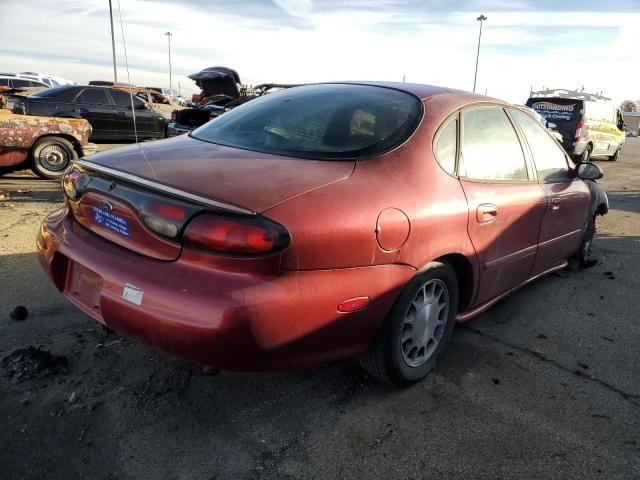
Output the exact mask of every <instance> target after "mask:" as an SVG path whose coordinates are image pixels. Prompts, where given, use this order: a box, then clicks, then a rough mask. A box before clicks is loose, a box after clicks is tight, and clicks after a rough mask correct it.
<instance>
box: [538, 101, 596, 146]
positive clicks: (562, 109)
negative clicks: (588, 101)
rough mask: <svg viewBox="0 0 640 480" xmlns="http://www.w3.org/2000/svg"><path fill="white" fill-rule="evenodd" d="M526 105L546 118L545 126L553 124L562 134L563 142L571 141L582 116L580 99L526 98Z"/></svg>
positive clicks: (582, 106)
mask: <svg viewBox="0 0 640 480" xmlns="http://www.w3.org/2000/svg"><path fill="white" fill-rule="evenodd" d="M527 107H529V108H532V109H533V110H535V111H536V112H538V113H539V114H540V115H542V116H543V117H544V118H545V119H546V120H547V126H548V127H550V126H551V125H549V124H553V125H555V129H556V130H557V131H558V132H559V133H560V134H561V135H562V138H563V143H566V144H567V145H568V144H570V143H572V142H573V138H574V136H575V132H576V128H577V125H578V120H580V118H581V117H582V111H583V108H584V104H583V101H582V100H579V99H573V98H552V97H540V98H530V99H529V100H527Z"/></svg>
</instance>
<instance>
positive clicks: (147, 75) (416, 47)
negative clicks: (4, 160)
mask: <svg viewBox="0 0 640 480" xmlns="http://www.w3.org/2000/svg"><path fill="white" fill-rule="evenodd" d="M120 2H121V6H122V15H123V21H124V29H125V35H126V40H127V53H128V60H129V66H130V73H131V80H132V82H134V83H137V84H154V85H162V86H165V85H168V58H167V55H168V52H167V38H166V36H164V32H166V31H167V30H170V31H171V32H172V33H173V37H172V64H173V72H174V75H173V81H174V86H175V84H177V83H178V82H179V83H180V85H181V87H182V88H183V89H186V90H187V91H189V89H191V88H192V87H193V82H191V81H190V80H188V79H187V78H186V77H185V75H188V74H190V73H193V72H195V71H198V70H200V69H201V68H203V67H207V66H212V65H227V66H229V67H232V68H235V69H236V70H238V71H239V72H240V76H241V78H242V79H243V81H246V82H249V83H262V82H268V81H275V82H291V83H297V82H314V81H324V80H343V79H345V80H346V79H358V80H368V79H369V80H396V81H400V80H401V79H402V78H403V76H404V75H406V78H407V80H408V81H414V82H420V83H432V84H436V85H445V86H451V87H455V88H462V89H466V90H469V89H471V88H472V86H473V73H474V67H475V54H476V47H477V41H478V22H477V21H476V17H477V15H478V14H479V13H484V14H485V15H487V17H488V18H489V19H488V21H487V22H486V23H485V27H484V29H483V36H482V49H481V53H480V68H479V73H478V85H479V88H478V90H479V91H480V92H484V91H485V90H488V93H489V94H490V95H494V96H497V97H501V98H505V99H507V100H510V101H514V102H516V101H517V102H522V101H523V100H524V99H526V95H527V94H528V92H529V88H530V87H531V86H533V87H534V88H539V87H542V86H544V85H546V86H550V87H551V86H557V87H565V88H574V87H576V86H578V85H584V86H585V88H586V89H587V90H594V91H595V90H598V91H599V90H604V91H605V94H609V95H612V96H614V97H616V98H620V99H622V98H623V97H628V96H630V97H632V98H635V97H637V96H638V94H637V76H636V74H635V65H637V62H638V60H640V52H639V51H638V49H637V45H638V44H640V35H639V33H638V32H639V31H640V29H638V28H637V25H639V24H640V5H638V4H637V0H633V1H624V0H608V2H607V11H606V12H597V13H594V11H595V9H596V8H602V7H601V2H600V1H598V2H596V1H591V0H580V1H565V2H557V1H553V2H552V1H547V0H537V1H535V2H534V1H531V2H529V1H502V0H482V1H480V0H466V1H461V2H456V3H452V2H450V1H448V0H446V1H445V0H420V1H417V0H380V1H376V2H371V1H364V0H274V1H266V0H265V1H262V0H245V1H237V2H228V1H222V0H220V1H209V0H189V1H185V2H175V1H173V0H160V1H134V0H120ZM113 4H114V7H115V8H116V15H115V20H116V25H115V27H116V34H117V35H116V36H117V43H118V48H117V50H118V51H117V57H118V64H119V65H120V68H119V75H120V78H121V79H122V78H124V75H125V71H124V68H122V66H123V65H124V55H123V48H122V40H121V38H120V26H119V22H118V15H117V0H114V2H113ZM598 5H600V6H598ZM620 12H627V13H624V14H621V13H620ZM0 17H2V18H3V28H2V30H0V40H2V41H0V57H1V58H2V60H3V67H2V68H3V69H9V70H14V71H25V70H35V71H45V72H49V73H52V74H57V75H61V76H66V77H70V78H73V79H76V80H78V81H83V82H84V81H88V80H92V79H100V78H102V79H109V78H111V77H112V69H111V40H110V29H109V22H108V8H107V3H106V2H105V1H104V0H85V1H80V0H58V1H57V2H49V1H45V0H33V1H30V2H24V1H19V0H2V1H1V2H0ZM24 18H28V19H29V22H22V21H11V19H24ZM53 18H55V22H54V21H51V19H53ZM7 19H9V20H7Z"/></svg>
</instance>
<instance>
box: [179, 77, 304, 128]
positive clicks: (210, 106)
mask: <svg viewBox="0 0 640 480" xmlns="http://www.w3.org/2000/svg"><path fill="white" fill-rule="evenodd" d="M189 78H190V79H192V80H193V81H194V82H195V83H196V85H197V86H198V87H199V88H200V89H201V91H200V93H199V94H197V95H193V98H192V103H193V104H194V105H195V106H193V107H191V108H185V109H182V110H175V111H174V112H173V113H172V114H171V123H170V124H169V126H168V127H167V136H168V137H173V136H176V135H182V134H184V133H188V132H191V131H192V130H193V129H195V128H197V127H199V126H201V125H204V124H205V123H207V122H208V121H209V120H212V119H214V118H216V117H218V116H219V115H221V114H223V113H224V112H227V111H229V110H231V109H233V108H235V107H237V106H239V105H242V104H244V103H246V102H248V101H249V100H253V99H254V98H258V97H261V96H263V95H266V94H267V93H271V92H273V91H276V90H280V89H283V88H291V87H295V86H298V85H291V84H275V83H263V84H260V85H256V86H255V87H243V86H242V85H241V84H240V75H238V72H236V71H235V70H233V69H231V68H227V67H209V68H205V69H203V70H201V71H199V72H197V73H193V74H191V75H189Z"/></svg>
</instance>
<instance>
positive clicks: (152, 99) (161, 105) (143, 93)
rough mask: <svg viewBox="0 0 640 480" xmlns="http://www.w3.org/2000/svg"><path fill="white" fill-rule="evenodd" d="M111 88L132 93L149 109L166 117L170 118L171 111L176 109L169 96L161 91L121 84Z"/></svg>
mask: <svg viewBox="0 0 640 480" xmlns="http://www.w3.org/2000/svg"><path fill="white" fill-rule="evenodd" d="M113 88H114V89H115V90H121V91H123V92H125V93H126V94H129V93H130V92H131V93H133V95H134V96H135V97H136V98H137V99H139V100H141V101H142V102H144V103H145V104H146V105H147V106H148V107H149V108H150V109H152V110H155V111H156V112H158V113H159V114H161V115H162V116H163V117H165V118H167V119H170V118H171V113H172V112H173V111H174V110H175V109H176V105H174V104H173V103H171V100H169V98H167V97H166V96H164V95H163V94H161V93H158V92H156V91H155V90H151V89H149V88H142V87H122V86H116V87H113Z"/></svg>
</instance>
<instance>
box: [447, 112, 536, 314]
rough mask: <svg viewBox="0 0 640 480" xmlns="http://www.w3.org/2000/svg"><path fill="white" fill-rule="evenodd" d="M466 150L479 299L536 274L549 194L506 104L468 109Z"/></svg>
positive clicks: (463, 173) (464, 172) (463, 171)
mask: <svg viewBox="0 0 640 480" xmlns="http://www.w3.org/2000/svg"><path fill="white" fill-rule="evenodd" d="M460 150H461V151H460V167H459V175H460V183H461V185H462V188H463V189H464V192H465V195H466V197H467V203H468V205H469V223H468V232H469V237H470V238H471V242H472V243H473V246H474V248H475V251H476V255H477V257H478V262H479V266H480V287H479V291H478V293H477V296H476V299H475V302H474V303H475V304H476V305H478V304H481V303H484V302H486V301H488V300H491V299H492V298H494V297H496V296H498V295H500V294H502V293H505V292H507V291H508V290H510V289H512V288H514V287H516V286H518V285H520V284H521V283H522V282H524V281H525V280H527V279H528V278H529V277H530V275H531V271H532V269H533V266H534V262H535V258H536V251H537V246H538V233H539V231H540V224H541V222H542V217H543V215H544V213H545V210H546V206H547V198H546V196H545V194H544V191H543V189H542V188H541V187H540V185H539V184H538V183H537V182H536V181H535V178H534V175H533V171H532V169H531V167H530V166H529V165H528V164H527V161H526V159H525V155H524V150H523V147H522V145H521V143H520V140H519V139H518V136H517V134H516V131H515V129H514V127H513V125H512V123H511V120H510V119H509V117H508V116H507V114H506V112H505V110H504V109H503V108H502V107H499V106H486V107H485V106H483V107H474V108H471V109H468V110H464V111H463V112H462V139H461V149H460Z"/></svg>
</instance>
